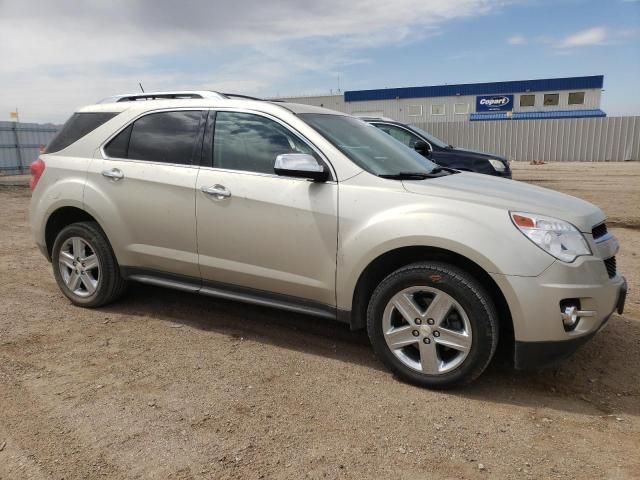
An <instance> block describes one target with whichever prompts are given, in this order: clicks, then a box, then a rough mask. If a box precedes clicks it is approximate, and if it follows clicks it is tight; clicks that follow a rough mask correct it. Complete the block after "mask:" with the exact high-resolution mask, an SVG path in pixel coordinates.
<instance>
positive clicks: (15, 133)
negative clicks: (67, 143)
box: [0, 122, 60, 175]
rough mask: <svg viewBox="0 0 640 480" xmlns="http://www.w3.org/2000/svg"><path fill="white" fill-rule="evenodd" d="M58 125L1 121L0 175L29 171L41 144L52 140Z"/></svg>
mask: <svg viewBox="0 0 640 480" xmlns="http://www.w3.org/2000/svg"><path fill="white" fill-rule="evenodd" d="M59 129H60V127H59V126H57V125H52V124H50V123H49V124H45V125H41V124H38V123H18V122H0V175H3V174H4V175H19V174H21V173H27V172H28V171H29V165H31V162H33V161H34V160H35V159H37V158H38V154H39V153H40V151H39V149H40V147H41V146H44V145H46V144H47V143H49V142H50V141H51V139H52V138H53V136H54V135H55V134H56V132H57V131H58V130H59Z"/></svg>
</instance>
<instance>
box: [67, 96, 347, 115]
mask: <svg viewBox="0 0 640 480" xmlns="http://www.w3.org/2000/svg"><path fill="white" fill-rule="evenodd" d="M201 93H203V95H202V96H200V94H201ZM173 95H176V96H175V97H174V96H173ZM187 95H193V96H187ZM185 107H187V108H215V107H236V108H251V109H254V110H258V111H264V112H267V113H268V112H272V113H277V112H278V111H281V109H286V110H288V111H289V112H291V113H294V114H296V115H297V114H302V113H317V114H326V115H328V114H333V115H346V114H345V113H342V112H337V111H334V110H329V109H327V108H322V107H316V106H313V105H305V104H301V103H288V102H279V101H270V100H262V99H259V98H255V97H249V96H246V95H239V94H218V93H217V92H211V95H208V94H206V92H154V93H148V94H127V95H115V96H112V97H108V98H107V99H105V100H104V101H103V102H98V103H96V104H94V105H87V106H85V107H82V108H80V109H78V110H77V112H79V113H88V112H123V111H125V110H130V109H133V110H138V111H140V112H144V111H148V110H158V109H167V108H185Z"/></svg>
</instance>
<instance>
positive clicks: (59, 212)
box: [44, 206, 102, 261]
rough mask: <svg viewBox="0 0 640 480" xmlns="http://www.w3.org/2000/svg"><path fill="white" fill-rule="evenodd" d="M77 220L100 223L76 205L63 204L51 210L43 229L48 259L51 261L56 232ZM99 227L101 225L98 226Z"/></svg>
mask: <svg viewBox="0 0 640 480" xmlns="http://www.w3.org/2000/svg"><path fill="white" fill-rule="evenodd" d="M77 222H96V223H97V224H98V226H100V223H99V222H98V221H97V220H96V219H95V217H93V215H91V214H90V213H88V212H87V211H86V210H83V209H81V208H78V207H73V206H64V207H59V208H57V209H56V210H54V211H53V212H51V214H50V215H49V217H48V218H47V222H46V225H45V230H44V238H45V246H46V248H47V258H48V259H49V261H51V252H52V250H53V244H54V242H55V241H56V237H57V236H58V234H59V233H60V232H61V231H62V229H63V228H65V227H67V226H68V225H71V224H72V223H77ZM100 228H102V227H101V226H100Z"/></svg>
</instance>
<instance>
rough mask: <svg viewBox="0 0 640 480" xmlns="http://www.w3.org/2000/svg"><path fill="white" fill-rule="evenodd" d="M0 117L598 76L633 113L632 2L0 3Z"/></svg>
mask: <svg viewBox="0 0 640 480" xmlns="http://www.w3.org/2000/svg"><path fill="white" fill-rule="evenodd" d="M0 58H1V59H2V61H1V62H0V120H9V112H11V111H13V110H14V109H15V108H18V109H19V113H20V120H21V121H24V122H53V123H61V122H63V121H64V120H65V119H66V118H67V117H68V116H69V115H70V114H71V113H72V112H73V111H74V110H75V109H76V108H78V107H79V106H82V105H87V104H92V103H95V102H97V101H98V100H100V99H102V98H104V97H107V96H110V95H114V94H119V93H130V92H136V91H138V89H139V87H138V82H141V83H142V85H143V86H144V88H145V90H147V91H158V90H184V89H187V90H203V89H206V90H218V91H224V92H234V93H244V94H248V95H257V96H264V97H268V96H288V95H307V94H329V93H331V92H333V93H335V92H336V91H337V90H338V89H340V91H345V90H360V89H369V88H386V87H405V86H420V85H442V84H452V83H475V82H491V81H504V80H525V79H533V78H550V77H567V76H581V75H604V76H605V80H604V93H603V99H602V109H603V110H604V111H605V112H607V114H608V115H610V116H618V115H640V94H639V93H640V92H639V90H640V0H384V1H376V0H322V1H317V0H316V1H312V2H309V1H306V0H269V1H265V0H233V1H226V0H217V1H215V2H213V1H206V0H202V1H197V0H182V1H169V0H155V1H154V0H109V1H107V0H103V1H88V0H87V1H67V0H56V1H37V0H0Z"/></svg>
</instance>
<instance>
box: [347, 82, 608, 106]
mask: <svg viewBox="0 0 640 480" xmlns="http://www.w3.org/2000/svg"><path fill="white" fill-rule="evenodd" d="M603 83H604V76H603V75H594V76H590V77H567V78H546V79H540V80H516V81H510V82H490V83H461V84H458V85H436V86H430V87H403V88H383V89H378V90H352V91H348V92H344V101H345V102H364V101H367V100H393V99H396V98H425V97H451V96H456V95H494V94H508V93H522V92H543V91H548V90H579V89H589V88H602V85H603Z"/></svg>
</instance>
